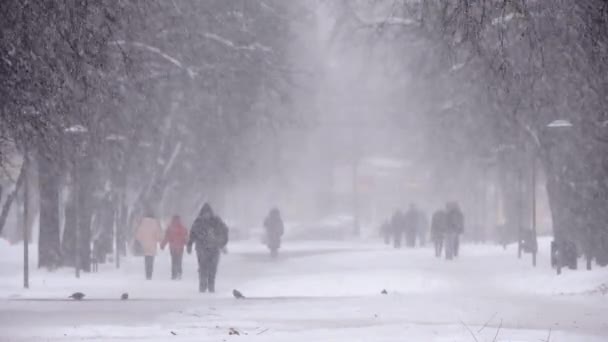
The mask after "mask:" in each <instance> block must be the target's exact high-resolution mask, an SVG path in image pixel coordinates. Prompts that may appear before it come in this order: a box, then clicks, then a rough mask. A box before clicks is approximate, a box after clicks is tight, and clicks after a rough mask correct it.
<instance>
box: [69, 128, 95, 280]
mask: <svg viewBox="0 0 608 342" xmlns="http://www.w3.org/2000/svg"><path fill="white" fill-rule="evenodd" d="M64 132H65V133H66V134H68V135H71V136H73V137H74V138H75V145H76V153H75V157H74V165H73V168H74V169H73V179H72V181H73V182H74V188H75V189H74V192H75V194H76V196H78V193H79V190H78V187H79V186H80V184H79V182H80V177H79V170H78V158H79V157H80V155H81V153H82V148H83V146H82V145H83V144H82V139H81V137H82V135H84V134H86V133H88V132H89V130H88V129H87V128H86V127H84V126H82V125H73V126H70V127H67V128H66V129H65V130H64ZM74 211H75V213H76V224H75V225H76V227H75V231H74V268H75V275H76V278H80V201H79V199H78V198H76V201H75V210H74Z"/></svg>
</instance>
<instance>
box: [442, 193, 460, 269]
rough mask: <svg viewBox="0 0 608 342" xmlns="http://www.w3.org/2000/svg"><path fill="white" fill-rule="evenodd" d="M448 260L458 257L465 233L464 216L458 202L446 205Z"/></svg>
mask: <svg viewBox="0 0 608 342" xmlns="http://www.w3.org/2000/svg"><path fill="white" fill-rule="evenodd" d="M446 222H447V225H446V227H447V229H446V238H447V239H446V258H447V259H448V260H450V259H452V258H453V257H458V253H459V249H460V235H461V234H462V233H464V216H463V215H462V211H460V207H459V206H458V203H456V202H450V203H448V204H447V205H446Z"/></svg>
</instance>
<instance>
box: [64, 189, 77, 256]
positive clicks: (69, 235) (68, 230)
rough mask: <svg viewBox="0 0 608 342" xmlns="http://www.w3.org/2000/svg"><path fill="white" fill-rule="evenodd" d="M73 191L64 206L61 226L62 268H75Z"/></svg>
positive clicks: (75, 218)
mask: <svg viewBox="0 0 608 342" xmlns="http://www.w3.org/2000/svg"><path fill="white" fill-rule="evenodd" d="M74 196H75V194H74V192H73V189H71V190H70V196H69V198H68V201H67V203H66V204H65V220H64V226H63V239H62V241H61V250H62V252H63V254H62V264H63V266H68V267H74V266H76V229H77V224H78V220H77V217H76V203H75V199H74Z"/></svg>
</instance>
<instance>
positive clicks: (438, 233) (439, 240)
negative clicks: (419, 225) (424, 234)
mask: <svg viewBox="0 0 608 342" xmlns="http://www.w3.org/2000/svg"><path fill="white" fill-rule="evenodd" d="M446 230H447V217H446V213H445V211H443V210H442V209H439V210H437V211H436V212H435V213H434V214H433V218H432V219H431V241H432V242H433V245H434V246H435V256H436V257H437V258H439V257H441V252H442V250H443V240H444V237H445V233H446Z"/></svg>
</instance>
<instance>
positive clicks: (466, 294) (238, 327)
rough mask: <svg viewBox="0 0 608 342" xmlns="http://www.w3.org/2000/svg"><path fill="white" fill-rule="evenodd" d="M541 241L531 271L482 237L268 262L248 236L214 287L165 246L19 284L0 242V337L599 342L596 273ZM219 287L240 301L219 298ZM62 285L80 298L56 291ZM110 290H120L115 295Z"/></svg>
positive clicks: (15, 261) (304, 249)
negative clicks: (446, 246) (551, 252)
mask: <svg viewBox="0 0 608 342" xmlns="http://www.w3.org/2000/svg"><path fill="white" fill-rule="evenodd" d="M542 245H543V246H542V247H543V250H542V251H541V252H542V254H541V256H540V257H539V267H538V268H537V269H533V268H532V267H531V265H530V262H529V259H527V258H526V259H523V260H517V258H515V256H514V253H515V252H514V250H513V249H510V250H507V251H503V250H502V249H501V248H498V247H495V246H473V245H466V246H464V250H463V255H462V256H461V258H460V259H459V260H457V261H456V262H446V261H444V260H438V259H435V258H434V257H432V251H431V250H430V249H418V250H399V251H396V250H392V249H391V248H386V247H384V246H380V245H377V244H374V243H364V242H348V243H346V242H345V243H328V242H319V243H312V242H307V243H287V244H286V245H285V250H284V251H283V255H282V256H281V258H280V260H278V261H271V260H269V258H268V257H267V255H266V251H265V250H264V249H263V248H262V247H261V246H259V245H258V244H255V243H251V244H248V243H238V244H232V245H231V246H230V253H229V254H228V255H226V256H224V258H223V260H222V262H221V263H222V264H221V268H220V274H219V279H218V287H219V293H217V294H215V295H210V294H199V293H198V292H197V284H196V274H195V270H196V265H195V260H194V257H192V256H191V257H188V258H186V265H185V275H184V279H183V280H182V281H179V282H174V281H170V280H168V278H169V262H168V255H167V254H166V253H165V254H162V255H160V256H159V257H158V260H157V265H156V273H155V279H154V280H152V281H145V280H144V279H143V278H144V277H143V260H141V259H139V258H133V259H128V260H127V262H126V264H125V265H124V267H123V268H121V269H120V270H118V271H116V270H114V269H112V268H111V267H110V266H107V268H108V269H106V268H105V267H104V269H102V270H101V272H99V273H96V274H87V275H83V277H82V278H81V279H79V280H76V279H74V278H73V275H72V273H71V271H70V270H60V271H58V272H56V273H52V274H48V273H46V272H40V271H35V273H34V274H33V276H32V288H31V289H30V290H27V291H25V290H21V289H20V273H19V253H18V252H19V250H18V249H17V248H13V247H11V248H4V249H2V250H0V260H1V261H0V266H1V267H0V298H2V299H0V341H82V340H85V341H87V340H97V341H109V340H111V341H238V340H246V341H476V340H477V341H494V340H495V341H534V342H538V341H543V340H550V341H552V342H555V341H558V342H559V341H568V342H570V341H607V340H608V316H607V315H608V297H606V296H602V295H601V294H594V293H592V292H593V290H594V289H596V288H597V287H598V286H600V285H601V284H602V283H604V282H606V281H607V280H608V271H607V270H605V269H598V270H595V271H593V272H586V271H578V272H571V271H570V272H568V271H566V272H565V273H564V274H563V275H562V276H560V277H557V276H555V274H554V272H553V271H552V270H551V269H550V268H549V267H548V260H546V254H547V253H546V247H547V246H546V241H545V243H543V244H542ZM233 288H237V289H239V290H241V291H242V292H243V293H244V294H245V295H246V296H248V297H249V298H248V299H246V300H241V301H239V300H235V299H233V298H232V295H231V291H232V289H233ZM382 289H386V290H387V291H388V293H389V294H388V295H381V294H380V292H381V291H382ZM74 291H82V292H84V293H85V294H86V295H87V297H86V300H84V301H82V302H72V301H68V300H65V297H67V296H68V295H69V294H70V293H72V292H74ZM123 292H129V294H130V296H131V298H132V299H130V300H129V301H120V300H118V298H119V296H120V294H121V293H123ZM588 292H590V293H588ZM231 329H234V331H238V332H239V334H240V335H229V332H230V330H231Z"/></svg>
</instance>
